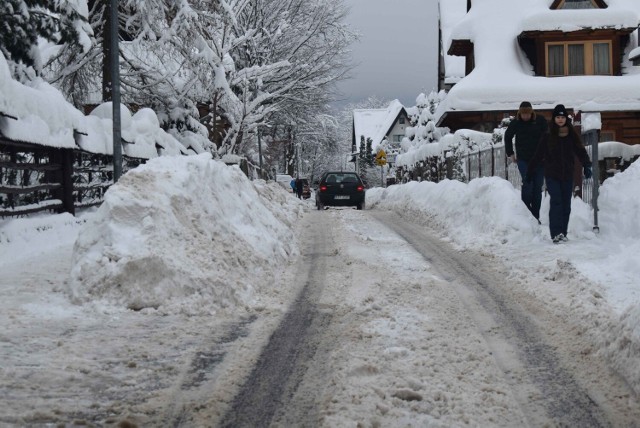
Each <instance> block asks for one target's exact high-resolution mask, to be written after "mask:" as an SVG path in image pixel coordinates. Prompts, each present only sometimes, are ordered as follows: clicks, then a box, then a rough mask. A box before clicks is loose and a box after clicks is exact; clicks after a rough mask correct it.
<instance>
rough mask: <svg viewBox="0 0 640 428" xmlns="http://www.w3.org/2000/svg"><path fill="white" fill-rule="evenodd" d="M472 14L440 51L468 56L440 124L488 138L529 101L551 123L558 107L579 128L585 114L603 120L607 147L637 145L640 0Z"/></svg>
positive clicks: (537, 1)
mask: <svg viewBox="0 0 640 428" xmlns="http://www.w3.org/2000/svg"><path fill="white" fill-rule="evenodd" d="M444 3H446V1H445V2H444ZM458 8H460V5H458ZM466 9H467V11H466V14H465V15H464V17H463V18H462V19H460V20H459V21H458V22H457V23H455V24H454V26H453V28H450V29H448V30H447V31H448V34H450V37H449V38H448V39H446V40H444V43H443V45H442V48H443V49H444V50H446V53H445V52H442V53H441V55H442V56H443V57H458V58H464V68H465V70H464V75H465V76H464V77H463V78H462V79H460V80H459V81H458V82H457V83H455V84H454V85H452V86H451V88H450V90H449V93H448V95H447V97H446V99H445V100H444V101H443V102H442V103H441V105H440V106H439V109H438V112H437V114H436V116H437V120H438V123H439V125H440V126H447V127H449V128H451V129H452V130H457V129H463V128H466V129H475V130H482V131H489V130H492V129H494V128H495V127H496V126H497V125H498V124H499V123H500V122H501V121H502V119H503V118H505V117H507V116H509V115H513V114H514V113H515V111H516V110H517V108H518V106H519V104H520V102H521V101H524V100H527V101H530V102H531V103H532V104H533V105H534V108H535V109H536V111H538V112H539V113H541V114H543V115H544V116H546V117H547V118H549V117H550V113H551V111H552V110H553V107H554V106H555V105H556V104H564V105H565V106H566V107H567V108H568V109H569V110H572V111H573V112H574V114H575V115H576V118H575V119H577V120H576V122H577V123H579V112H599V113H600V114H601V117H602V129H601V133H600V140H601V141H620V142H624V143H627V144H640V62H639V61H638V56H639V51H638V27H639V25H640V1H637V0H529V1H527V2H515V1H513V0H471V1H469V2H467V5H466ZM441 24H442V22H441ZM445 66H446V62H445ZM443 76H446V70H445V73H443Z"/></svg>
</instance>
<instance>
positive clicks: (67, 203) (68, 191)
mask: <svg viewBox="0 0 640 428" xmlns="http://www.w3.org/2000/svg"><path fill="white" fill-rule="evenodd" d="M60 163H61V165H62V174H61V175H62V177H61V178H62V207H63V209H64V211H65V212H68V213H70V214H71V215H75V204H74V203H73V150H72V149H63V150H61V151H60Z"/></svg>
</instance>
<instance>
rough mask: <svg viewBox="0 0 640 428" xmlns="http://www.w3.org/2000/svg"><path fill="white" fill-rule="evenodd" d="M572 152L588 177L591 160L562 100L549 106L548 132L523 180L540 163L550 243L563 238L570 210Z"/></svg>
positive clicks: (563, 239) (531, 173)
mask: <svg viewBox="0 0 640 428" xmlns="http://www.w3.org/2000/svg"><path fill="white" fill-rule="evenodd" d="M574 154H575V155H576V157H577V159H578V160H579V161H580V163H581V164H582V167H583V170H584V176H585V178H591V161H590V160H589V155H588V154H587V151H586V150H585V148H584V145H583V144H582V140H581V138H580V136H579V135H578V133H577V132H576V131H575V129H573V126H572V125H571V119H569V117H568V114H567V110H566V109H565V107H564V106H563V105H562V104H558V105H557V106H556V107H555V108H554V109H553V114H552V116H551V123H550V124H549V132H548V133H546V134H544V135H543V136H542V138H541V139H540V143H539V144H538V148H537V150H536V153H535V154H534V155H533V158H532V159H531V161H530V162H529V166H528V169H527V180H531V179H533V173H534V171H535V169H536V168H537V167H538V166H539V165H540V164H542V165H543V166H544V178H545V182H546V183H547V191H548V192H549V197H550V206H549V232H550V233H551V239H552V240H553V242H554V244H557V243H559V242H563V241H567V228H568V226H569V215H570V214H571V197H572V190H573V189H572V188H573V169H574Z"/></svg>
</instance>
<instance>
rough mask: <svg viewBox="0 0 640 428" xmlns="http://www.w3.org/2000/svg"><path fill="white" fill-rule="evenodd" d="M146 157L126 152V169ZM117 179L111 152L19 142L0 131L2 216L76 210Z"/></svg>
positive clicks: (99, 197) (97, 200) (96, 199)
mask: <svg viewBox="0 0 640 428" xmlns="http://www.w3.org/2000/svg"><path fill="white" fill-rule="evenodd" d="M142 162H144V160H143V159H134V158H129V157H126V156H125V157H123V171H124V172H126V171H127V170H129V169H131V168H133V167H135V166H137V165H139V164H140V163H142ZM112 184H113V167H112V157H111V156H109V155H98V154H92V153H87V152H83V151H81V150H73V149H59V148H52V147H46V146H41V145H37V144H30V143H23V142H15V141H11V140H7V139H4V138H2V137H1V136H0V217H8V216H21V215H26V214H31V213H36V212H40V211H48V212H58V213H59V212H69V213H71V214H74V213H75V210H76V208H82V207H89V206H93V205H99V204H101V203H102V201H103V200H104V194H105V192H106V191H107V189H108V188H109V187H110V186H111V185H112Z"/></svg>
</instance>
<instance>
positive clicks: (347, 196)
mask: <svg viewBox="0 0 640 428" xmlns="http://www.w3.org/2000/svg"><path fill="white" fill-rule="evenodd" d="M335 199H349V195H336V196H335Z"/></svg>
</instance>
